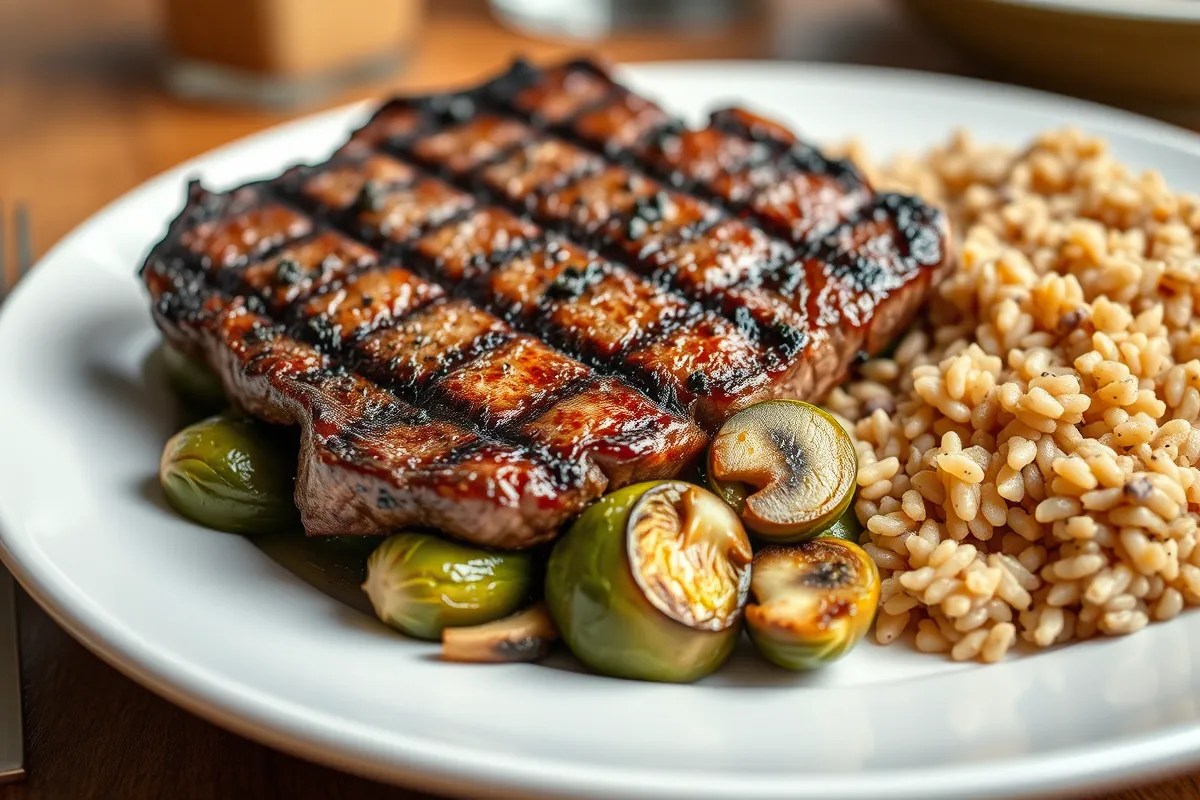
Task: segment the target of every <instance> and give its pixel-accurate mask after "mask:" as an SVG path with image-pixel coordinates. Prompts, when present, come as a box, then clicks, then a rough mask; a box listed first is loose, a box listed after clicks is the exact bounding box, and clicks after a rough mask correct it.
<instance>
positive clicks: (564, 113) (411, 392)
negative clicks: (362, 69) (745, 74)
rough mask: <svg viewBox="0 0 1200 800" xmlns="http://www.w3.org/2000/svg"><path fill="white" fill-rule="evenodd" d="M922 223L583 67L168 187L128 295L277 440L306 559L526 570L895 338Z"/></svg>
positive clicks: (421, 106)
mask: <svg viewBox="0 0 1200 800" xmlns="http://www.w3.org/2000/svg"><path fill="white" fill-rule="evenodd" d="M945 247H946V230H945V222H944V219H943V217H942V216H941V214H940V213H939V212H937V211H935V210H933V209H930V208H928V207H927V206H925V205H923V204H922V203H920V201H917V200H915V199H913V198H907V197H901V196H898V195H876V194H875V193H874V192H872V191H871V190H870V188H869V187H868V186H867V185H866V182H865V181H864V180H863V179H862V178H861V176H860V175H859V174H858V173H857V171H856V170H854V169H853V168H852V167H850V166H849V165H848V164H845V163H844V162H833V161H829V160H827V159H824V157H822V156H821V155H820V153H819V152H818V151H816V150H815V149H813V148H811V147H809V146H807V145H804V144H802V143H800V142H798V141H797V140H796V139H795V138H794V137H792V135H791V134H790V133H788V132H787V131H786V130H784V129H782V128H781V127H779V126H777V125H775V124H774V123H770V122H768V121H766V120H762V119H760V118H757V117H754V116H752V115H750V114H748V112H742V111H725V112H718V113H717V114H714V116H713V119H712V122H711V124H710V125H709V126H708V127H706V128H704V129H702V130H699V131H689V130H688V129H686V128H685V127H683V126H681V125H680V124H679V123H677V122H675V121H674V120H672V119H671V118H669V117H668V115H667V114H666V113H665V112H663V111H661V109H659V108H658V107H657V106H656V105H654V104H653V103H651V102H650V101H649V100H645V99H643V98H639V97H637V96H635V95H633V94H631V93H630V92H628V90H626V89H624V88H623V87H621V86H619V85H618V84H616V83H614V82H613V81H612V80H611V79H610V78H609V76H608V75H607V74H606V73H605V72H603V71H602V70H601V69H599V68H597V67H595V66H593V65H591V64H587V63H583V62H571V63H568V64H565V65H562V66H559V67H555V68H553V69H549V70H545V71H543V70H539V69H535V68H533V67H530V66H528V65H524V64H518V65H516V66H514V68H513V69H512V70H510V72H509V73H507V74H506V75H504V76H502V77H501V78H498V79H496V80H494V81H491V82H489V83H488V84H485V85H484V86H483V87H479V88H477V89H473V90H470V91H467V92H460V93H453V94H448V95H439V96H434V97H425V98H416V99H395V100H392V101H390V102H389V103H387V104H385V105H384V106H383V107H382V108H381V109H380V110H379V111H378V112H377V114H376V115H375V116H374V117H373V118H372V119H371V120H370V121H369V122H368V123H367V124H366V125H365V126H364V127H363V128H361V129H360V130H358V131H356V132H355V133H354V134H353V135H352V136H351V138H350V140H349V142H347V143H346V145H344V146H343V147H342V148H341V149H340V150H339V151H338V152H337V153H336V154H335V155H334V156H333V157H332V158H331V159H330V160H329V161H327V162H325V163H323V164H319V165H316V166H302V167H296V168H293V169H291V170H288V171H287V172H285V173H284V174H283V175H282V176H280V177H279V178H277V179H274V180H271V181H267V182H263V183H258V184H252V185H249V186H246V187H243V188H241V189H238V190H234V191H232V192H229V193H226V194H223V195H217V194H212V193H210V192H207V191H205V190H204V189H202V188H201V187H199V186H195V185H194V186H193V187H192V188H191V190H190V193H189V199H188V204H187V207H186V208H185V209H184V211H183V212H182V213H181V214H180V216H179V217H178V218H177V219H176V220H175V221H174V222H173V223H172V225H171V228H170V230H169V232H168V234H167V236H166V238H165V239H164V240H163V241H162V242H161V243H159V245H157V246H156V247H155V249H154V250H153V251H152V253H151V255H150V257H149V258H148V259H147V262H146V265H145V266H144V268H143V277H144V279H145V281H146V283H147V286H148V287H149V289H150V292H151V295H152V297H153V298H154V300H155V304H154V310H155V318H156V320H157V322H158V324H159V326H160V328H162V330H163V331H164V333H165V334H166V336H167V337H168V338H169V339H170V340H171V341H172V342H173V343H175V344H176V345H177V346H180V347H182V348H183V349H185V350H186V351H187V352H190V353H191V354H193V355H196V356H198V357H200V358H203V359H204V360H206V361H207V362H208V363H210V364H212V365H213V366H214V367H216V368H217V369H218V371H219V372H220V374H221V375H222V377H223V380H224V382H225V385H226V389H227V391H228V392H229V393H230V395H231V397H232V398H233V399H234V400H235V402H236V403H237V404H238V405H240V406H241V407H243V408H245V409H246V410H247V411H249V412H250V413H253V414H255V415H257V416H260V417H263V418H264V419H268V420H270V421H275V422H282V423H290V424H299V425H301V427H302V429H303V448H302V453H301V463H300V468H299V480H298V482H297V492H296V497H297V503H298V505H299V506H300V508H301V512H302V516H303V520H304V525H305V528H306V529H307V530H308V532H309V533H314V534H339V533H341V534H345V533H386V532H388V531H391V530H395V529H397V528H399V527H403V526H408V525H426V526H430V527H436V528H440V529H442V530H444V531H446V532H448V533H450V534H452V535H455V536H459V537H461V538H464V539H468V540H471V541H475V542H478V543H481V544H489V545H495V546H500V547H524V546H529V545H532V544H536V543H537V542H539V541H543V540H545V539H547V538H550V537H552V536H554V535H555V533H556V532H557V530H558V528H559V527H560V526H561V524H562V523H563V522H564V521H566V520H567V519H569V518H570V517H571V516H573V515H574V514H575V513H577V512H578V511H579V510H580V509H581V508H583V506H585V505H586V504H587V503H588V502H590V501H591V500H592V499H594V498H596V497H598V496H599V495H600V494H602V493H603V492H605V491H608V490H612V489H615V488H619V487H620V486H623V485H626V484H629V483H632V482H635V481H640V480H646V479H650V478H659V477H670V476H673V475H675V474H677V473H678V472H679V471H680V470H681V469H683V468H684V467H685V466H686V465H687V464H689V463H690V462H692V461H693V460H694V459H695V457H696V456H697V455H698V453H699V452H700V450H701V449H702V448H703V447H704V445H705V443H706V440H707V436H706V433H705V432H706V431H712V430H714V429H715V428H716V427H719V425H720V423H721V422H722V421H723V420H724V419H725V418H726V417H728V416H729V415H730V414H732V413H733V412H735V411H736V410H738V409H740V408H744V407H745V406H746V405H748V404H750V403H753V402H755V401H758V400H761V399H766V398H769V397H798V398H807V399H816V398H819V396H820V395H822V394H823V393H824V392H825V391H827V390H828V389H829V388H830V387H831V386H833V385H835V384H836V383H837V382H838V381H840V380H841V379H842V378H843V377H844V375H845V373H846V370H847V368H848V365H849V363H850V362H851V360H852V359H853V358H854V357H855V356H856V355H857V354H858V352H859V351H860V350H877V349H878V348H880V347H882V346H884V345H885V344H886V343H887V342H888V341H889V340H890V338H891V337H892V336H893V335H894V334H895V333H896V332H897V331H898V330H899V329H900V328H901V327H902V326H903V325H904V324H906V322H907V319H908V318H909V317H910V316H911V314H912V313H913V311H914V309H915V308H916V306H917V305H918V304H919V303H920V301H921V300H922V299H923V298H924V296H925V295H926V293H927V292H928V289H929V287H930V286H931V284H932V282H933V281H934V280H936V277H937V275H938V273H939V271H940V270H941V268H942V267H943V265H944V262H945Z"/></svg>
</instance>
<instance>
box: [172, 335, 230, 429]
mask: <svg viewBox="0 0 1200 800" xmlns="http://www.w3.org/2000/svg"><path fill="white" fill-rule="evenodd" d="M162 360H163V366H164V367H165V368H166V371H167V383H168V384H170V386H171V390H172V391H174V392H175V394H176V395H178V397H179V399H180V400H182V401H183V402H184V404H185V405H186V406H187V407H188V408H189V409H191V410H192V411H195V412H196V413H197V414H215V413H216V412H218V411H220V410H221V409H223V408H225V407H226V406H227V405H229V401H228V399H227V398H226V397H225V387H224V386H222V385H221V378H220V377H219V376H218V375H217V373H215V372H213V371H212V370H211V369H209V367H208V365H207V364H205V363H203V362H201V361H197V360H196V359H194V358H192V357H191V356H189V355H187V354H186V353H184V352H182V351H181V350H178V349H176V348H174V347H172V346H171V345H170V344H168V343H167V342H163V344H162Z"/></svg>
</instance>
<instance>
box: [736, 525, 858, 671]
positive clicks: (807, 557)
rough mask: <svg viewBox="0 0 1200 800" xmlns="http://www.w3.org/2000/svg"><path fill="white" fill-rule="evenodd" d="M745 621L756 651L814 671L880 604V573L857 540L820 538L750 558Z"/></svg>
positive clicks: (850, 641)
mask: <svg viewBox="0 0 1200 800" xmlns="http://www.w3.org/2000/svg"><path fill="white" fill-rule="evenodd" d="M750 595H751V602H750V604H749V605H747V606H746V627H747V629H748V630H749V632H750V639H751V640H752V641H753V642H754V645H755V647H757V648H758V652H759V653H761V654H762V655H763V657H764V658H766V659H767V660H768V661H771V662H773V663H775V664H778V665H779V666H781V667H786V668H788V669H796V670H802V669H813V668H815V667H820V666H823V665H825V664H828V663H829V662H831V661H835V660H837V659H839V658H841V657H842V656H844V655H845V654H846V653H848V652H850V650H851V649H853V647H854V646H855V645H856V644H858V643H859V642H860V641H861V640H862V638H863V637H864V636H865V635H866V633H867V629H868V628H870V627H871V621H872V620H873V619H874V617H875V610H876V607H877V606H878V604H879V571H878V570H877V569H876V568H875V562H874V561H872V560H871V557H870V556H869V555H867V553H866V552H865V551H864V550H863V549H862V548H861V547H859V546H858V545H856V544H852V543H850V542H846V541H842V540H839V539H832V538H826V537H821V538H818V539H813V540H812V541H809V542H803V543H802V544H795V545H773V546H771V547H766V548H763V549H762V550H760V551H759V552H758V553H757V554H756V555H755V556H754V573H753V578H752V579H751V581H750Z"/></svg>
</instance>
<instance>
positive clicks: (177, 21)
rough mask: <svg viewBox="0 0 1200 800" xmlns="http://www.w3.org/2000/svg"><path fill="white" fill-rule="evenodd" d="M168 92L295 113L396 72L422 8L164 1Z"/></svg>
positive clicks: (392, 3)
mask: <svg viewBox="0 0 1200 800" xmlns="http://www.w3.org/2000/svg"><path fill="white" fill-rule="evenodd" d="M163 3H164V12H165V13H164V19H163V21H164V26H165V34H166V44H167V51H168V61H167V67H166V80H167V85H168V87H169V88H170V89H171V90H172V91H174V92H175V93H176V94H179V95H182V96H185V97H199V98H208V99H219V100H242V101H247V102H253V103H258V104H263V105H272V106H292V105H300V104H305V103H310V102H314V101H316V100H319V99H320V98H322V97H324V96H327V95H330V94H333V93H335V92H337V91H338V90H340V89H342V88H344V87H346V86H348V85H350V84H353V83H356V82H359V81H364V80H369V79H371V78H374V77H377V76H380V75H385V74H387V73H389V72H392V71H394V70H395V69H397V68H398V67H399V66H400V64H401V63H402V62H403V60H404V57H405V55H406V54H407V52H408V50H409V48H410V47H411V46H412V44H413V40H414V38H415V36H416V32H417V30H418V28H419V21H420V17H421V11H422V8H421V6H422V3H421V0H163Z"/></svg>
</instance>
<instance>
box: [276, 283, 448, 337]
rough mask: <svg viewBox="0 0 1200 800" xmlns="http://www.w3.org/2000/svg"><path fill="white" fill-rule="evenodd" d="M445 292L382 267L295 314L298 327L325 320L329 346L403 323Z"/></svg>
mask: <svg viewBox="0 0 1200 800" xmlns="http://www.w3.org/2000/svg"><path fill="white" fill-rule="evenodd" d="M444 294H445V292H444V291H443V290H442V288H441V287H440V286H438V285H437V284H433V283H430V282H429V281H426V280H424V279H422V278H419V277H418V276H416V275H415V274H413V273H412V272H410V271H409V270H407V269H404V268H403V267H396V266H385V267H382V268H380V269H375V270H371V271H369V272H364V273H361V274H359V275H358V276H356V277H353V278H351V279H350V280H348V281H347V282H346V283H345V284H344V285H342V286H341V287H339V288H336V289H332V290H330V291H328V292H325V293H324V294H320V295H317V296H316V297H313V298H311V299H310V300H308V301H307V302H305V303H304V304H303V305H301V306H299V308H298V310H297V314H298V320H299V321H300V323H301V324H304V323H305V322H307V321H309V320H313V319H318V318H319V319H323V320H327V321H328V323H329V327H330V328H331V330H332V341H331V342H330V345H331V346H332V347H334V348H338V347H341V346H342V343H343V342H351V341H355V340H357V339H359V338H361V337H363V336H365V335H366V334H368V333H370V332H371V331H372V330H375V329H376V328H380V327H385V326H387V325H389V324H391V323H392V322H394V321H396V320H399V319H402V318H403V317H405V316H407V315H408V314H409V313H411V312H412V311H415V310H417V309H419V308H421V307H422V306H425V305H426V304H428V303H429V302H431V301H433V300H436V299H438V298H440V297H442V296H443V295H444Z"/></svg>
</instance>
